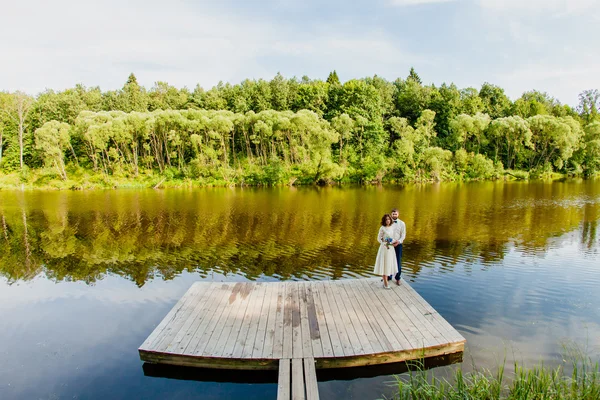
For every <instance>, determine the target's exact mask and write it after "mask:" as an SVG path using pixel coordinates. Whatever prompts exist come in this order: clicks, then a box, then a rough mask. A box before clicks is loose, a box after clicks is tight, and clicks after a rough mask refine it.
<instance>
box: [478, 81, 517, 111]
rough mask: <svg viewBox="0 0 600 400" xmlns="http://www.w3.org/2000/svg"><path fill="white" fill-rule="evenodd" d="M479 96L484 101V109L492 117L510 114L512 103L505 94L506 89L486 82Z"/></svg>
mask: <svg viewBox="0 0 600 400" xmlns="http://www.w3.org/2000/svg"><path fill="white" fill-rule="evenodd" d="M479 97H480V98H481V100H482V102H483V111H484V112H485V113H486V114H488V115H489V116H490V117H492V119H496V118H502V117H506V116H508V115H509V114H510V109H511V103H510V100H509V98H508V97H507V96H506V94H504V89H502V88H500V87H498V86H495V85H492V84H490V83H487V82H486V83H484V84H483V85H482V86H481V89H480V90H479Z"/></svg>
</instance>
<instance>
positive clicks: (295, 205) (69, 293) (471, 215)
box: [0, 181, 600, 399]
mask: <svg viewBox="0 0 600 400" xmlns="http://www.w3.org/2000/svg"><path fill="white" fill-rule="evenodd" d="M392 207H398V208H400V217H401V219H403V220H404V221H405V222H406V225H407V231H408V235H407V240H406V242H405V249H404V263H403V272H404V277H405V279H406V280H408V281H410V282H411V284H412V285H413V287H414V288H415V289H416V290H417V291H418V292H419V293H420V294H421V295H422V296H423V297H424V298H425V299H426V300H427V301H428V302H429V303H431V304H432V305H433V307H435V308H436V309H437V310H438V311H439V312H440V314H441V315H442V316H444V317H445V318H446V319H447V320H448V321H449V322H450V323H451V324H452V325H453V326H454V327H455V328H457V329H458V330H459V331H460V332H461V333H462V334H463V336H465V337H466V339H467V350H466V352H465V357H464V358H465V362H464V363H463V367H464V368H465V369H467V370H470V369H472V366H473V365H475V366H476V367H486V368H492V369H493V368H495V367H496V366H497V365H498V363H499V360H502V359H504V358H506V360H507V366H510V364H512V362H513V361H514V360H517V361H520V362H524V363H525V364H527V365H534V364H537V363H540V362H544V364H546V365H558V364H560V363H561V351H562V347H561V346H563V345H564V344H568V343H575V344H578V345H580V346H583V347H586V348H587V352H588V354H589V355H590V356H591V357H592V359H593V360H594V361H598V360H600V253H599V250H600V239H599V235H598V223H599V222H600V181H566V182H554V183H501V182H497V183H476V184H440V185H425V186H406V187H383V188H382V187H367V188H363V187H359V188H351V187H349V188H276V189H239V188H238V189H203V190H194V191H183V190H182V191H179V190H165V191H155V190H147V191H126V190H119V191H91V192H67V193H59V192H25V193H23V192H0V360H1V362H0V398H1V399H107V398H110V399H133V398H144V399H167V398H168V399H187V398H191V397H196V398H207V399H219V398H241V397H243V398H246V399H251V398H252V399H268V398H272V399H274V398H275V397H276V384H274V383H260V382H261V380H260V378H256V379H255V378H254V377H251V376H250V377H249V376H244V372H217V373H213V374H208V373H203V374H197V375H194V376H195V378H196V379H198V380H188V379H173V378H165V377H156V376H152V375H155V374H153V373H148V371H146V373H145V372H144V369H143V368H142V362H141V361H139V357H138V354H137V348H138V346H139V345H140V344H141V343H142V342H143V341H144V339H145V338H146V337H147V336H148V334H149V333H150V332H151V331H152V330H153V329H154V327H155V326H156V324H158V322H160V320H161V319H162V318H163V317H164V315H165V314H166V313H167V312H168V311H169V310H170V308H171V307H172V306H173V305H174V304H175V302H176V301H177V300H178V299H179V298H180V297H181V296H182V295H183V293H185V291H186V290H187V289H188V288H189V286H190V285H191V284H192V283H193V282H194V281H197V280H209V281H245V280H257V281H272V280H289V279H294V280H322V279H354V278H360V277H366V276H370V271H371V265H372V264H373V263H374V261H375V255H376V252H377V242H376V234H377V231H378V228H379V226H378V222H379V220H380V217H381V214H382V213H383V212H386V211H388V210H389V209H390V208H392ZM453 368H455V366H449V367H440V368H437V369H435V370H434V373H436V374H442V375H443V374H447V373H449V372H451V370H452V369H453ZM392 373H393V372H390V371H387V372H385V373H383V375H380V376H376V377H369V378H360V377H359V378H356V377H354V376H350V375H349V376H348V377H345V376H340V377H339V378H334V379H332V380H329V379H330V378H327V379H328V380H327V381H322V382H319V391H320V393H321V398H324V399H329V398H356V399H374V398H381V397H383V396H391V395H392V394H393V388H392V387H390V386H389V384H390V382H391V381H392V380H393V376H392ZM350 378H352V379H350ZM248 381H250V382H254V383H248Z"/></svg>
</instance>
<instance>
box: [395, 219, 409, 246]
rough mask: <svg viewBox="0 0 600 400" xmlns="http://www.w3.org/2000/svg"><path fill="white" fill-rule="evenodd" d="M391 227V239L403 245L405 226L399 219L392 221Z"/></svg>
mask: <svg viewBox="0 0 600 400" xmlns="http://www.w3.org/2000/svg"><path fill="white" fill-rule="evenodd" d="M392 226H393V227H394V228H395V229H394V236H393V237H392V239H394V240H397V241H398V242H400V243H403V242H404V239H406V224H405V223H404V221H402V220H401V219H396V220H392Z"/></svg>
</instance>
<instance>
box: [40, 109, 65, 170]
mask: <svg viewBox="0 0 600 400" xmlns="http://www.w3.org/2000/svg"><path fill="white" fill-rule="evenodd" d="M70 129H71V127H70V125H69V124H67V123H65V122H58V121H50V122H46V123H45V124H44V125H42V127H41V128H38V129H36V131H35V147H36V149H38V150H40V152H41V153H42V157H43V159H44V162H45V163H46V165H47V166H49V167H50V166H52V167H54V168H56V171H57V172H58V174H59V175H60V177H61V178H62V179H63V180H67V171H66V170H65V154H64V151H65V150H66V149H68V148H69V146H70V140H71V136H70V133H69V131H70Z"/></svg>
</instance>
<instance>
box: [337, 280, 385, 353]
mask: <svg viewBox="0 0 600 400" xmlns="http://www.w3.org/2000/svg"><path fill="white" fill-rule="evenodd" d="M350 283H351V281H350V280H347V281H345V282H344V281H341V282H340V284H339V285H338V289H339V290H338V297H337V298H338V299H340V300H341V302H342V304H344V307H345V308H346V313H345V314H346V318H347V319H349V321H350V322H351V323H352V326H353V327H354V331H355V332H356V337H357V338H358V342H359V343H360V354H373V353H375V350H374V349H373V346H371V341H370V340H369V339H373V338H375V335H373V334H372V333H371V335H367V333H366V332H365V326H363V325H366V326H368V325H369V324H368V323H366V319H365V318H364V315H363V313H362V310H360V308H359V307H358V304H354V303H355V298H354V297H353V298H350V296H348V291H347V290H346V287H347V286H349V285H350ZM379 348H381V346H379Z"/></svg>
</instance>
